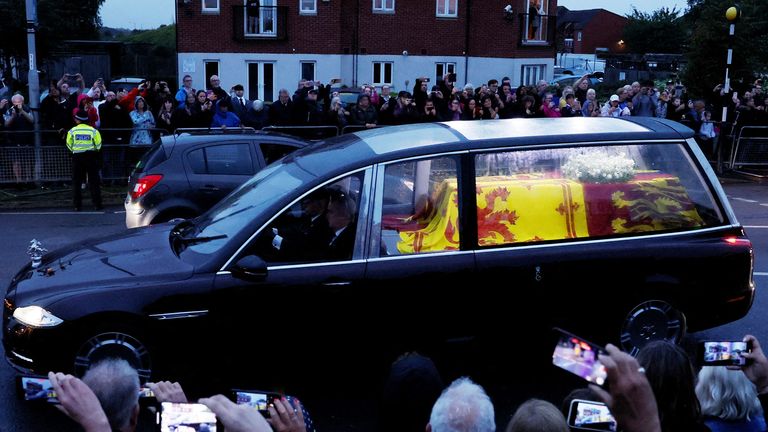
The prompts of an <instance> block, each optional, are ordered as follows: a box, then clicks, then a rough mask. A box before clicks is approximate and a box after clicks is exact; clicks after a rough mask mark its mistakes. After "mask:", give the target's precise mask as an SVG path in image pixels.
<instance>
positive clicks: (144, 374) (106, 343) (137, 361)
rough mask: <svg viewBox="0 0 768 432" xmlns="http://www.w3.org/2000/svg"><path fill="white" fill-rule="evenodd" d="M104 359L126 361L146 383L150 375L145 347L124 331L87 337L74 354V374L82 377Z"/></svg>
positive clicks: (149, 362) (150, 364) (149, 357)
mask: <svg viewBox="0 0 768 432" xmlns="http://www.w3.org/2000/svg"><path fill="white" fill-rule="evenodd" d="M106 358H121V359H124V360H126V361H127V362H128V363H129V364H130V365H131V366H132V367H133V368H135V369H136V371H137V372H138V373H139V380H140V381H141V382H146V381H148V380H149V379H150V377H151V375H152V360H151V356H150V353H149V349H147V347H146V345H145V344H143V343H142V342H141V341H140V340H139V338H137V337H134V336H132V335H130V334H128V333H126V332H124V331H107V332H102V333H98V334H96V335H94V336H91V337H89V338H88V339H86V340H85V342H84V343H83V344H82V345H81V346H80V348H79V349H78V350H77V353H76V354H75V374H76V375H77V376H83V375H84V374H85V372H86V371H87V370H88V368H90V367H91V365H92V364H94V363H96V362H98V361H100V360H103V359H106Z"/></svg>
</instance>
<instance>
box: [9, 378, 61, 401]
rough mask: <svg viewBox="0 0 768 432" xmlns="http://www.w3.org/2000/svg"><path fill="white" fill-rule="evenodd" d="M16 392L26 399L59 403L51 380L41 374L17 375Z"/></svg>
mask: <svg viewBox="0 0 768 432" xmlns="http://www.w3.org/2000/svg"><path fill="white" fill-rule="evenodd" d="M16 394H17V395H18V396H19V398H21V399H22V400H25V401H34V402H48V403H52V404H58V403H59V399H58V397H57V396H56V392H55V391H54V390H53V385H52V384H51V380H49V379H48V378H45V377H41V376H24V375H21V376H17V377H16Z"/></svg>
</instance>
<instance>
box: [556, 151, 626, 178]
mask: <svg viewBox="0 0 768 432" xmlns="http://www.w3.org/2000/svg"><path fill="white" fill-rule="evenodd" d="M561 169H562V172H563V175H564V176H565V177H566V178H569V179H572V180H578V181H580V182H582V183H622V182H626V181H629V180H630V179H632V177H634V175H635V161H633V160H632V159H630V158H628V157H627V156H625V155H620V154H616V155H609V154H608V153H605V152H603V151H596V152H590V153H583V154H578V155H574V156H571V157H570V158H569V159H568V160H567V161H566V162H565V163H564V164H563V166H562V168H561Z"/></svg>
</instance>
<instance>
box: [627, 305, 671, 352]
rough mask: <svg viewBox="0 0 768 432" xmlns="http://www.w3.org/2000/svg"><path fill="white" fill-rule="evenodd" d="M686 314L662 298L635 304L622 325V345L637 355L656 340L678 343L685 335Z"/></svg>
mask: <svg viewBox="0 0 768 432" xmlns="http://www.w3.org/2000/svg"><path fill="white" fill-rule="evenodd" d="M685 330H686V320H685V315H684V314H683V313H682V312H680V311H679V310H677V309H675V308H674V307H673V306H672V305H671V304H669V303H667V302H665V301H662V300H649V301H646V302H643V303H640V304H639V305H637V306H635V308H634V309H632V311H631V312H629V314H627V316H626V318H624V322H623V324H622V326H621V347H622V349H623V350H624V351H625V352H628V353H629V354H631V355H633V356H635V355H637V353H638V352H639V351H640V349H642V348H643V347H644V346H645V345H646V344H648V343H649V342H652V341H655V340H666V341H670V342H673V343H678V342H679V341H680V340H681V339H682V338H683V336H685Z"/></svg>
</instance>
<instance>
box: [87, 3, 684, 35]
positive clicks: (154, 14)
mask: <svg viewBox="0 0 768 432" xmlns="http://www.w3.org/2000/svg"><path fill="white" fill-rule="evenodd" d="M174 1H175V0H106V1H105V2H104V4H103V5H102V6H101V20H102V23H103V24H104V26H106V27H118V28H120V27H122V28H129V29H134V28H137V29H154V28H157V27H160V25H162V24H172V23H173V21H174V10H173V7H174ZM289 1H290V0H289ZM294 1H295V0H294ZM408 1H423V0H408ZM686 4H687V3H686V1H685V0H558V5H561V6H565V7H567V8H568V9H571V10H581V9H596V8H602V9H607V10H609V11H611V12H614V13H617V14H619V15H622V16H624V15H626V14H628V13H630V12H632V6H635V7H637V9H638V10H640V11H644V12H651V11H654V10H656V9H659V8H661V7H663V6H667V7H672V6H677V9H678V10H680V11H685V8H686Z"/></svg>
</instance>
